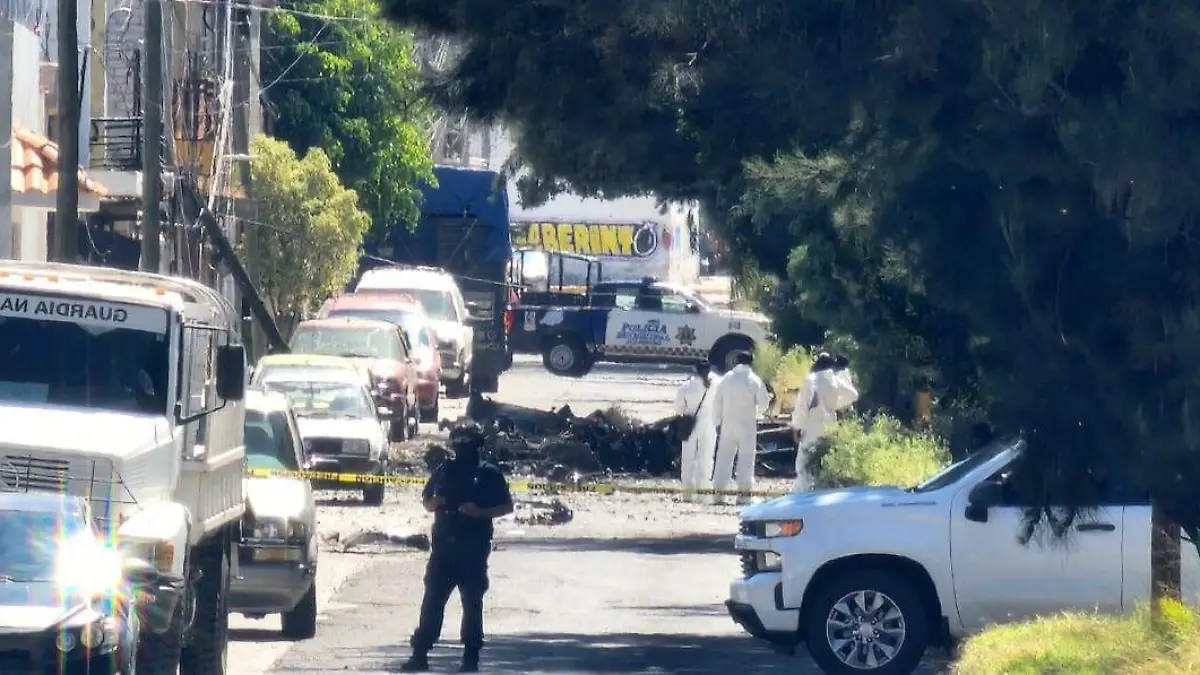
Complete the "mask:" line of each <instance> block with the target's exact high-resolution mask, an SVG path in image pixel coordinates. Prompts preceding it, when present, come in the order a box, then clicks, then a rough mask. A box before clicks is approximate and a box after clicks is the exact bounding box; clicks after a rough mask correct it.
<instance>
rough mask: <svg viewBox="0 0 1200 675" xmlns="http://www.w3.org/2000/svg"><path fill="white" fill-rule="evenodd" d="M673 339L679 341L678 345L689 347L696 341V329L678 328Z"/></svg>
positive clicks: (688, 327) (689, 327)
mask: <svg viewBox="0 0 1200 675" xmlns="http://www.w3.org/2000/svg"><path fill="white" fill-rule="evenodd" d="M675 339H676V340H679V344H681V345H683V346H685V347H691V346H692V344H693V343H694V342H695V341H696V329H695V328H692V327H691V326H680V327H679V330H678V331H677V332H676V333H675Z"/></svg>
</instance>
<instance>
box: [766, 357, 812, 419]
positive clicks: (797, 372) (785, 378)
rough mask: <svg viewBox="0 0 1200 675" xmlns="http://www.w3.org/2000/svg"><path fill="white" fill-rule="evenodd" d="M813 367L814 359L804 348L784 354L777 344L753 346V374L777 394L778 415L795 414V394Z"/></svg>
mask: <svg viewBox="0 0 1200 675" xmlns="http://www.w3.org/2000/svg"><path fill="white" fill-rule="evenodd" d="M811 367H812V355H811V354H809V353H808V351H807V350H806V349H804V348H803V347H792V348H790V349H788V350H786V351H784V350H783V349H782V348H781V347H780V346H779V345H778V344H776V343H774V342H760V343H758V344H756V345H754V371H755V372H757V373H758V374H759V376H760V377H762V378H763V381H765V382H766V383H767V384H769V385H771V388H772V389H773V390H774V391H775V404H774V406H773V408H774V410H775V412H778V413H782V414H789V413H791V412H792V405H793V404H794V403H795V402H796V394H797V393H798V392H799V391H800V386H801V384H802V383H803V382H804V378H805V377H808V371H809V369H810V368H811Z"/></svg>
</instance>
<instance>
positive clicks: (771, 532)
mask: <svg viewBox="0 0 1200 675" xmlns="http://www.w3.org/2000/svg"><path fill="white" fill-rule="evenodd" d="M803 531H804V521H803V520H773V521H770V522H766V523H763V524H762V536H764V537H767V538H768V539H774V538H776V537H794V536H796V535H798V534H800V533H801V532H803Z"/></svg>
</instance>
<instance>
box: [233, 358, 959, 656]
mask: <svg viewBox="0 0 1200 675" xmlns="http://www.w3.org/2000/svg"><path fill="white" fill-rule="evenodd" d="M687 372H688V370H687V369H686V368H656V369H645V368H640V369H639V368H635V367H629V366H601V367H598V368H597V369H596V370H595V371H594V372H593V374H591V375H589V376H588V377H586V378H582V379H578V380H575V379H565V378H556V377H553V376H551V375H549V374H547V373H546V372H545V371H543V370H542V368H541V364H540V360H534V359H528V358H521V359H519V360H518V363H517V364H516V365H515V367H514V369H513V370H512V371H510V372H509V373H508V374H506V375H505V377H504V378H503V379H502V381H501V391H500V393H499V394H498V395H497V398H498V399H499V400H502V401H505V402H510V403H516V404H521V405H529V406H534V407H538V408H549V407H551V406H558V405H562V404H563V403H570V404H571V407H572V409H574V410H575V411H576V412H577V413H580V414H586V413H587V412H590V411H591V410H593V409H595V408H607V407H609V406H611V405H621V406H623V407H625V408H626V409H627V410H629V411H630V412H632V413H634V414H636V415H638V416H640V417H642V418H643V419H647V420H649V419H656V418H658V417H661V416H663V415H666V414H669V413H670V408H671V402H672V401H673V398H674V391H675V388H676V387H677V386H678V385H679V384H680V383H681V382H682V381H683V380H684V378H685V377H686V374H687ZM443 410H444V412H443V415H444V416H447V417H454V416H456V415H457V414H459V413H460V412H461V403H457V404H453V405H446V404H444V405H443ZM564 501H566V503H567V504H568V506H570V507H571V508H572V509H574V514H575V518H574V520H573V521H572V522H570V523H568V524H566V525H563V526H558V527H546V526H534V525H529V526H525V525H519V524H516V523H512V522H500V523H498V524H497V545H498V549H497V550H496V551H495V552H494V553H493V554H492V558H491V578H492V587H491V591H490V592H489V594H488V596H487V599H486V625H487V631H488V634H489V643H488V646H487V647H486V648H485V650H484V655H483V671H484V672H492V673H531V674H533V673H561V674H564V675H574V674H583V673H617V672H620V673H646V674H649V673H680V674H689V675H707V674H712V675H728V674H729V673H740V674H746V675H751V674H755V673H789V674H791V675H807V674H808V673H817V672H819V671H818V670H817V669H816V667H815V666H814V665H813V664H812V662H811V661H810V660H809V659H808V657H807V655H805V654H804V653H803V652H801V653H800V655H799V656H795V657H791V656H784V655H780V654H776V653H774V652H773V651H771V650H770V649H769V648H767V647H765V646H764V645H762V644H761V643H759V642H757V641H755V640H753V639H751V638H749V637H747V636H746V635H745V634H743V633H742V631H741V630H740V629H739V628H738V627H737V626H735V625H734V624H733V623H732V622H731V621H730V620H729V618H728V616H727V615H726V614H725V611H724V608H723V606H722V601H723V600H724V598H725V596H726V590H727V587H728V582H729V580H730V579H731V578H732V576H733V575H735V574H737V572H738V565H737V559H736V558H735V556H734V555H733V552H732V534H733V532H734V531H735V530H736V524H737V513H736V509H734V508H732V507H722V506H702V505H693V504H683V503H680V502H678V501H675V500H671V499H666V498H662V497H654V496H628V495H625V496H616V497H596V496H578V497H573V498H570V499H565V500H564ZM320 511H321V513H320V523H319V525H318V529H319V530H320V531H321V532H322V533H323V534H325V535H326V536H328V535H329V534H330V533H332V532H339V533H342V534H344V533H346V532H348V531H351V530H361V529H375V530H384V531H386V530H411V529H420V528H425V527H427V526H428V523H429V517H428V516H427V515H426V514H424V513H423V512H421V510H420V508H419V505H418V504H417V495H416V492H415V491H414V490H412V489H396V490H392V491H389V494H388V497H387V501H386V503H385V505H384V506H383V507H382V508H375V509H369V508H366V507H362V506H360V505H358V503H357V499H356V498H354V497H346V498H344V499H339V500H337V501H327V502H325V503H324V504H323V505H322V506H321V508H320ZM425 557H426V554H424V553H422V552H419V551H413V550H408V549H404V548H401V547H392V546H387V545H382V546H374V547H369V548H368V549H365V550H363V551H361V552H358V553H357V554H355V553H330V552H328V551H326V552H323V553H322V558H321V565H320V568H319V573H318V585H319V591H320V592H319V594H318V595H319V603H320V607H321V616H320V623H319V628H318V632H317V636H316V638H314V639H312V640H309V641H305V642H299V643H288V642H281V641H279V640H278V637H277V631H278V618H277V617H268V618H267V619H264V620H261V621H250V620H246V619H240V618H239V619H235V621H234V625H235V628H236V630H235V632H234V638H235V640H236V641H237V642H236V643H235V644H234V645H233V646H232V647H231V652H230V665H231V666H232V667H231V672H232V673H234V674H236V675H260V674H263V673H313V674H316V673H331V672H350V673H359V674H366V673H386V672H393V671H394V670H395V668H396V666H398V665H399V663H400V662H402V661H403V660H404V659H405V658H407V657H408V655H409V648H408V636H409V635H410V633H411V632H412V630H413V628H414V626H415V624H416V619H417V613H418V606H419V603H420V600H421V590H422V586H421V579H422V575H423V571H424V564H425ZM459 616H460V615H459V612H458V608H457V599H456V598H454V597H452V598H451V602H450V606H449V608H448V611H447V616H446V625H445V629H444V630H443V633H442V644H441V646H439V648H438V649H437V650H435V652H434V653H433V654H432V655H431V656H432V658H431V660H432V662H433V670H434V671H435V672H437V671H440V672H447V671H453V670H455V669H456V668H457V663H458V658H459V643H458V620H459ZM939 662H940V659H937V660H935V662H934V663H933V664H931V666H932V667H931V668H930V669H929V670H928V671H926V672H937V671H940V670H942V668H941V667H940V663H939Z"/></svg>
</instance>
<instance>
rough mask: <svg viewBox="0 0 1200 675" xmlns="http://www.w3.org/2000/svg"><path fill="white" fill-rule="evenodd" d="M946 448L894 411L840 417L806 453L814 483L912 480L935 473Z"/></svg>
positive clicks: (906, 482)
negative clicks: (902, 420) (809, 454)
mask: <svg viewBox="0 0 1200 675" xmlns="http://www.w3.org/2000/svg"><path fill="white" fill-rule="evenodd" d="M949 460H950V453H949V452H948V451H947V449H946V447H945V445H944V444H943V443H942V441H941V440H940V439H939V438H938V437H937V436H934V435H932V434H930V433H927V432H922V431H912V430H909V429H908V428H906V427H905V426H904V425H903V424H901V423H900V421H899V420H897V419H896V418H894V417H891V416H889V415H883V414H880V415H876V416H875V417H873V418H847V419H844V420H841V421H840V422H838V423H837V424H836V425H834V426H833V428H832V429H830V430H829V432H828V433H827V434H826V435H825V437H824V438H822V439H821V441H819V442H818V443H817V447H816V451H815V452H814V453H813V457H811V458H810V459H809V464H808V466H809V468H810V473H811V474H812V476H813V484H814V487H817V488H837V487H852V486H856V485H899V486H903V487H908V486H911V485H916V484H918V483H920V482H921V481H923V480H925V479H926V478H928V477H929V476H931V475H933V474H934V473H937V472H938V471H939V470H940V469H941V468H942V467H944V466H945V465H946V464H947V463H948V462H949Z"/></svg>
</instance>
